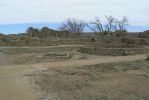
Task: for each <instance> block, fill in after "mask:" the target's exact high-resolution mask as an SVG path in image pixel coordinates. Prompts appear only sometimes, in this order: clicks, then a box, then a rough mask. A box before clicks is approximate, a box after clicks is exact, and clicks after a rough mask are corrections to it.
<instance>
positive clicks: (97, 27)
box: [87, 17, 104, 34]
mask: <svg viewBox="0 0 149 100" xmlns="http://www.w3.org/2000/svg"><path fill="white" fill-rule="evenodd" d="M87 26H88V27H89V28H90V29H91V30H92V31H93V32H95V33H96V34H97V33H100V32H103V31H104V28H103V25H102V23H101V21H100V18H99V17H96V18H95V21H93V22H90V23H89V24H88V25H87Z"/></svg>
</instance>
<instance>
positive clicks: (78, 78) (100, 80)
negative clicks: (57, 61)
mask: <svg viewBox="0 0 149 100" xmlns="http://www.w3.org/2000/svg"><path fill="white" fill-rule="evenodd" d="M49 73H50V74H49ZM33 77H34V78H35V84H36V85H38V86H39V87H40V89H41V90H42V92H46V93H47V95H48V96H49V97H50V95H51V94H53V93H54V94H56V96H55V99H54V98H53V99H52V100H57V99H58V100H149V87H148V85H149V62H148V61H135V62H122V63H111V64H100V65H91V66H79V67H69V68H68V67H63V68H60V67H59V68H52V69H48V70H46V71H43V72H42V74H41V73H40V74H39V75H35V76H34V75H33ZM51 96H52V95H51ZM44 98H46V97H45V96H44ZM44 98H43V99H44Z"/></svg>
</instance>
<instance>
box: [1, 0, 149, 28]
mask: <svg viewBox="0 0 149 100" xmlns="http://www.w3.org/2000/svg"><path fill="white" fill-rule="evenodd" d="M148 10H149V0H0V13H1V14H0V24H18V23H19V24H20V23H49V22H51V23H57V22H61V21H62V20H64V19H66V18H68V17H75V18H80V19H84V20H92V19H93V18H95V17H97V16H98V17H100V18H101V19H102V20H104V15H113V16H114V17H116V18H120V17H121V16H127V17H128V18H129V23H130V24H131V25H143V26H147V25H149V13H148Z"/></svg>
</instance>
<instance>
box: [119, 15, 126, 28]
mask: <svg viewBox="0 0 149 100" xmlns="http://www.w3.org/2000/svg"><path fill="white" fill-rule="evenodd" d="M127 25H128V18H127V17H126V16H124V17H123V18H122V20H121V21H118V26H119V30H120V31H124V30H125V27H126V26H127Z"/></svg>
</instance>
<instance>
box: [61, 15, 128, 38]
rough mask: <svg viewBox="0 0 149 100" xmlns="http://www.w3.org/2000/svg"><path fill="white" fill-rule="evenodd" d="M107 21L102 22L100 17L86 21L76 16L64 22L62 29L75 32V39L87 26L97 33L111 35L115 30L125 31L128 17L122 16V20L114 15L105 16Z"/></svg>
mask: <svg viewBox="0 0 149 100" xmlns="http://www.w3.org/2000/svg"><path fill="white" fill-rule="evenodd" d="M105 18H106V21H107V23H102V22H101V20H100V18H99V17H97V18H95V19H94V21H91V22H85V21H83V20H78V19H75V18H68V19H67V20H65V22H63V23H62V25H61V27H60V30H61V31H67V32H69V33H73V36H74V39H75V40H76V38H77V37H79V36H80V34H81V33H82V32H84V30H85V29H86V28H88V29H90V30H91V32H94V33H96V34H100V33H104V34H105V35H108V34H109V35H111V34H112V33H113V32H118V33H122V34H123V33H125V32H126V31H127V30H126V26H127V25H128V18H127V17H126V16H124V17H122V19H121V20H118V19H116V18H114V17H113V16H105Z"/></svg>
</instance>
